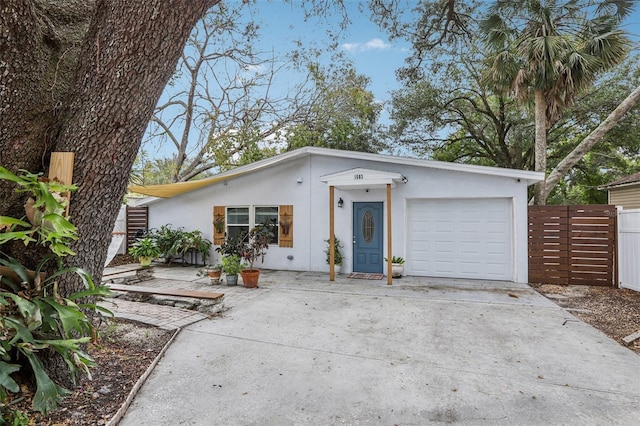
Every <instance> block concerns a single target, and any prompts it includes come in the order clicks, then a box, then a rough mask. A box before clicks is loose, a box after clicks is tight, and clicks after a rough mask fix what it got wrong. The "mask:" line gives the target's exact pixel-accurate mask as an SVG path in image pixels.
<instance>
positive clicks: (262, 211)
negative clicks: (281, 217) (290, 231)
mask: <svg viewBox="0 0 640 426" xmlns="http://www.w3.org/2000/svg"><path fill="white" fill-rule="evenodd" d="M255 224H256V225H258V224H262V225H267V226H269V228H270V230H271V232H272V233H273V237H272V238H271V241H270V242H271V243H273V244H278V208H277V207H256V209H255Z"/></svg>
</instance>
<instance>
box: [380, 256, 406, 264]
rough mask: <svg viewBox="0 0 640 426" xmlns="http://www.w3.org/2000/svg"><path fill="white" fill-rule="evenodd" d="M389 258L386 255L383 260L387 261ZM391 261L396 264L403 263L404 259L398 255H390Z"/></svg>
mask: <svg viewBox="0 0 640 426" xmlns="http://www.w3.org/2000/svg"><path fill="white" fill-rule="evenodd" d="M388 260H389V259H387V258H386V257H385V258H384V261H385V262H387V261H388ZM391 263H397V264H398V265H404V259H403V258H401V257H400V256H392V257H391Z"/></svg>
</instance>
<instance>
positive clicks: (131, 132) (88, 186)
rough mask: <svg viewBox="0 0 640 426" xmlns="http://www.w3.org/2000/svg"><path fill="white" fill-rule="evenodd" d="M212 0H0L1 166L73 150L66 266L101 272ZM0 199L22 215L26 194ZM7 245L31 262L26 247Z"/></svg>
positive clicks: (39, 165)
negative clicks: (134, 177)
mask: <svg viewBox="0 0 640 426" xmlns="http://www.w3.org/2000/svg"><path fill="white" fill-rule="evenodd" d="M218 1H219V0H199V1H193V0H146V1H143V2H132V1H129V0H100V1H97V2H95V4H94V3H93V2H86V1H81V0H58V1H51V0H47V1H44V0H40V1H32V2H28V1H9V2H6V3H5V2H3V3H2V6H1V10H0V12H1V13H0V23H1V24H2V27H1V30H2V37H0V55H1V58H2V61H0V76H1V77H2V80H1V83H0V162H1V163H2V165H4V166H5V167H7V168H8V169H10V170H12V171H17V170H18V169H20V168H24V169H28V170H29V171H33V172H37V171H43V172H46V167H47V164H48V159H49V155H50V153H51V152H52V151H73V152H75V154H76V157H75V158H76V160H75V167H74V183H77V184H78V185H79V187H80V188H79V190H78V191H77V192H76V193H74V194H73V197H72V202H71V208H70V214H71V219H72V222H73V223H74V224H75V225H76V226H77V227H78V232H79V240H78V241H77V242H76V243H74V244H73V245H72V248H73V249H74V250H75V251H76V253H77V256H75V257H70V258H68V259H66V262H67V263H68V264H69V265H74V266H81V267H83V268H85V269H87V270H89V271H90V272H91V273H92V274H93V275H94V276H95V277H97V278H99V277H100V276H101V274H102V270H103V263H104V260H105V257H106V248H107V247H108V245H109V241H110V238H111V231H112V229H113V224H114V222H115V218H116V215H117V211H118V209H119V206H120V203H121V201H122V197H123V196H124V193H125V190H126V184H127V179H128V175H129V170H130V168H131V165H132V163H133V161H134V158H135V155H136V153H137V151H138V148H139V145H140V142H141V138H142V134H143V132H144V129H145V128H146V126H147V123H148V120H149V118H150V116H151V114H152V112H153V108H154V107H155V105H156V103H157V101H158V98H159V97H160V94H161V93H162V90H163V88H164V86H165V85H166V83H167V81H168V79H169V78H170V76H171V74H172V72H173V70H174V68H175V65H176V63H177V60H178V58H179V56H180V54H181V52H182V49H183V46H184V44H185V41H186V39H187V37H188V35H189V33H190V31H191V29H192V28H193V26H194V24H195V23H196V22H197V21H198V19H200V18H201V17H202V16H203V14H204V13H205V12H206V11H207V10H208V9H209V8H210V7H211V6H212V5H214V4H215V3H217V2H218ZM74 75H75V77H74ZM0 195H2V196H1V197H0V199H1V200H2V201H0V202H1V203H2V204H1V205H0V207H1V208H2V213H1V214H5V215H7V214H10V215H14V216H22V215H23V211H22V204H23V203H24V195H16V194H14V192H13V188H12V186H11V185H7V184H3V185H2V186H0ZM3 251H7V248H6V247H3ZM9 251H10V253H9V254H11V255H14V256H16V257H18V258H21V259H22V260H24V261H25V262H26V263H29V259H28V258H27V257H26V256H25V255H24V253H19V252H18V251H24V249H22V250H20V249H19V247H18V246H14V247H12V248H10V250H9ZM28 266H34V265H33V264H32V265H28ZM62 284H63V285H62V286H61V288H62V290H63V292H64V293H68V292H71V291H73V290H76V289H77V285H79V283H75V282H74V283H71V282H65V283H62Z"/></svg>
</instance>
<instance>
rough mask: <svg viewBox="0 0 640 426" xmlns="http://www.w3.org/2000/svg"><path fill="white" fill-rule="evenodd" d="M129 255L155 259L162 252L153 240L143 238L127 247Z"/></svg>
mask: <svg viewBox="0 0 640 426" xmlns="http://www.w3.org/2000/svg"><path fill="white" fill-rule="evenodd" d="M129 254H130V255H131V256H134V257H151V258H154V259H155V258H156V257H158V256H160V254H162V252H161V251H160V247H158V244H157V243H156V241H155V240H154V239H153V238H150V237H145V238H141V239H139V240H138V241H136V242H135V243H133V245H132V246H131V247H129Z"/></svg>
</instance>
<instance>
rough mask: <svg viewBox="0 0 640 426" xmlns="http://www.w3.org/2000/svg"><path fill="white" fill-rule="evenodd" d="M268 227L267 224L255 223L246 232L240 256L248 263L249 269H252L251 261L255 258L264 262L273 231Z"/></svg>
mask: <svg viewBox="0 0 640 426" xmlns="http://www.w3.org/2000/svg"><path fill="white" fill-rule="evenodd" d="M270 228H271V227H270V226H269V225H257V226H256V227H254V228H253V229H251V231H249V233H248V234H247V236H246V238H245V243H244V244H243V246H242V249H241V256H242V258H243V259H244V260H246V261H247V263H249V269H253V263H254V262H255V261H256V259H257V258H260V259H261V261H262V262H264V257H265V256H266V254H267V249H268V248H269V242H270V241H271V239H272V238H273V232H271V229H270Z"/></svg>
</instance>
